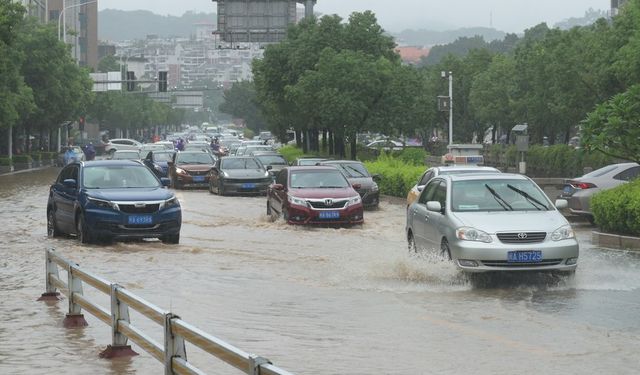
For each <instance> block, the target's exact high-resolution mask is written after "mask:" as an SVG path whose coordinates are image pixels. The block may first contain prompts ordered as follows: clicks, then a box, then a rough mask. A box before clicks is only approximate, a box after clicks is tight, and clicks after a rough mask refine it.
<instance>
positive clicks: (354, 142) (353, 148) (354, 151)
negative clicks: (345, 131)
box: [350, 135, 358, 160]
mask: <svg viewBox="0 0 640 375" xmlns="http://www.w3.org/2000/svg"><path fill="white" fill-rule="evenodd" d="M356 145H357V139H356V137H355V135H354V136H353V137H351V158H350V159H351V160H356V157H357V154H358V149H357V148H356Z"/></svg>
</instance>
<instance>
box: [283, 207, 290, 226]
mask: <svg viewBox="0 0 640 375" xmlns="http://www.w3.org/2000/svg"><path fill="white" fill-rule="evenodd" d="M282 218H283V219H284V222H285V223H288V222H289V211H288V210H287V209H286V208H284V207H282Z"/></svg>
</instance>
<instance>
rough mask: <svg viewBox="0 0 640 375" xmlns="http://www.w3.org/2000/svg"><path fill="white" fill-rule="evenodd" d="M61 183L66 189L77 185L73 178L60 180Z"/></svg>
mask: <svg viewBox="0 0 640 375" xmlns="http://www.w3.org/2000/svg"><path fill="white" fill-rule="evenodd" d="M62 185H63V186H64V187H66V188H67V189H75V188H76V187H78V183H77V182H76V180H74V179H73V178H67V179H66V180H64V181H62Z"/></svg>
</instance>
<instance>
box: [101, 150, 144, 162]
mask: <svg viewBox="0 0 640 375" xmlns="http://www.w3.org/2000/svg"><path fill="white" fill-rule="evenodd" d="M109 159H111V160H140V152H139V151H134V150H115V151H114V152H112V153H111V154H110V155H109Z"/></svg>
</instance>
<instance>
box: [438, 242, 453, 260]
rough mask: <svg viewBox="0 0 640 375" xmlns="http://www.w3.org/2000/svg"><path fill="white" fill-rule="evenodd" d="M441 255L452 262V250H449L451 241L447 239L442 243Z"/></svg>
mask: <svg viewBox="0 0 640 375" xmlns="http://www.w3.org/2000/svg"><path fill="white" fill-rule="evenodd" d="M440 254H441V255H442V256H443V257H444V258H445V259H448V260H451V250H450V249H449V241H447V239H446V238H443V239H442V242H441V243H440Z"/></svg>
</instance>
